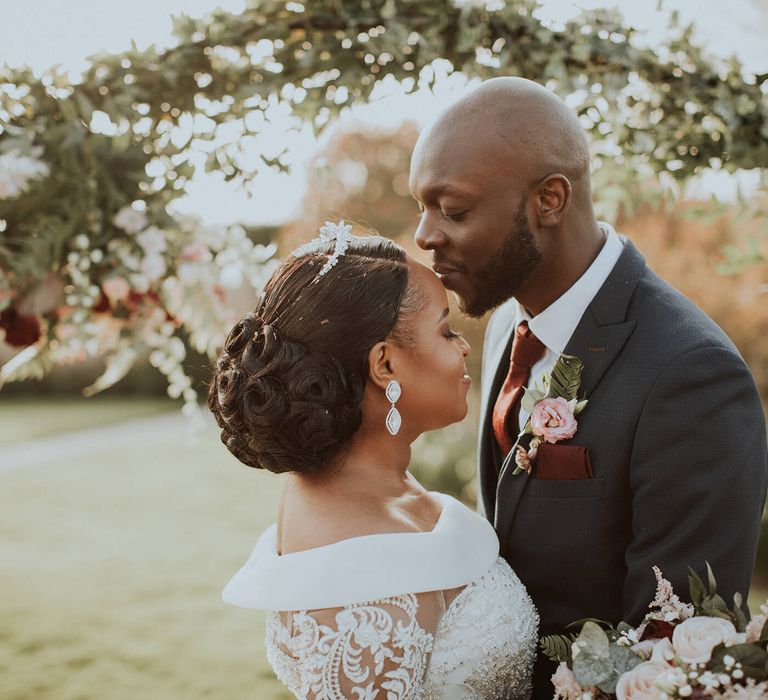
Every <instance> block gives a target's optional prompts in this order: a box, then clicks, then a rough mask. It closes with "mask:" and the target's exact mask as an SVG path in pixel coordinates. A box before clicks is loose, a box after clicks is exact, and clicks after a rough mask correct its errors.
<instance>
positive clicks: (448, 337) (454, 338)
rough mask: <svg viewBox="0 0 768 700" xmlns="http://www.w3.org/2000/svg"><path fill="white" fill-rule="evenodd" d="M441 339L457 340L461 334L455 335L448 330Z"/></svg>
mask: <svg viewBox="0 0 768 700" xmlns="http://www.w3.org/2000/svg"><path fill="white" fill-rule="evenodd" d="M443 337H445V338H447V339H448V340H458V339H459V338H461V333H456V332H455V331H452V330H451V329H450V328H449V329H448V330H447V331H446V332H445V333H443Z"/></svg>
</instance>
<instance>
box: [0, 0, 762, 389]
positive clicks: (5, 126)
mask: <svg viewBox="0 0 768 700" xmlns="http://www.w3.org/2000/svg"><path fill="white" fill-rule="evenodd" d="M536 6H537V4H536V3H535V2H534V1H533V0H514V1H512V2H505V3H497V4H495V5H493V9H489V7H490V6H488V7H486V6H483V5H482V4H480V3H464V4H462V5H461V6H457V5H455V4H454V3H453V2H452V1H451V0H426V1H422V0H419V1H418V2H416V0H356V1H353V2H345V3H340V2H338V1H337V0H317V1H314V0H313V2H311V3H309V2H307V3H303V4H301V3H286V2H285V1H284V0H259V1H258V2H256V1H255V0H252V1H251V2H249V3H248V5H247V7H246V9H245V10H244V11H243V12H241V13H239V14H232V13H228V12H225V11H223V10H216V11H214V12H213V13H212V14H210V15H209V16H207V17H205V18H203V19H193V18H190V17H186V16H182V17H179V18H177V19H176V20H175V24H174V34H175V38H176V45H175V46H173V47H171V48H168V49H166V50H162V51H161V50H158V49H156V48H155V47H150V48H149V49H147V50H144V51H140V50H139V49H138V48H137V47H136V46H135V45H134V46H132V47H131V48H130V49H129V50H128V51H125V52H123V53H120V54H114V55H113V54H106V53H101V54H97V55H95V56H93V57H91V66H90V68H89V69H88V70H87V71H86V73H85V75H84V77H83V79H82V81H80V82H77V83H73V82H72V81H71V80H70V79H69V78H68V76H67V75H66V74H65V73H63V72H62V71H61V70H60V69H58V68H52V69H51V70H50V71H48V72H47V73H46V74H45V75H43V76H41V77H39V76H35V75H34V74H33V73H32V71H31V70H29V69H28V68H24V67H19V68H12V67H3V68H0V157H2V156H3V155H10V154H13V155H14V157H17V156H18V157H30V158H37V159H39V160H40V162H41V163H44V164H45V165H46V166H47V168H48V169H49V172H50V174H49V175H47V176H46V177H40V178H38V179H30V180H29V182H27V183H25V188H26V189H25V191H24V192H23V193H22V194H20V195H19V196H12V197H7V196H6V197H5V198H0V278H2V277H6V278H7V280H6V282H8V284H9V285H10V288H11V290H12V294H13V297H14V298H13V299H11V300H10V302H9V301H8V300H7V299H5V300H3V299H2V298H0V304H7V303H15V302H16V301H17V300H19V299H21V298H23V297H24V295H25V294H26V293H27V292H28V290H29V288H30V287H31V286H32V285H33V284H35V282H36V281H37V280H39V279H40V278H41V277H42V276H43V275H44V274H45V273H46V272H49V271H52V272H54V273H56V274H60V275H61V276H62V278H63V281H64V282H65V283H66V284H67V286H68V287H71V288H72V289H73V290H74V291H73V293H76V294H80V293H81V292H82V293H83V294H85V293H86V292H88V293H90V294H92V297H91V299H90V302H89V303H91V304H92V303H93V302H94V299H95V297H98V285H99V284H100V282H101V281H103V280H104V279H105V278H108V277H109V276H111V275H115V274H124V273H125V270H122V269H120V267H119V265H117V264H116V263H115V260H116V256H115V255H112V256H110V255H109V254H108V253H109V246H110V244H112V243H114V242H115V241H123V242H125V241H124V239H125V238H126V236H125V232H124V231H121V230H119V227H117V225H116V224H115V222H114V217H115V214H116V213H117V212H119V211H121V210H123V209H125V208H126V207H130V206H134V208H138V209H139V210H140V211H142V212H144V213H145V215H146V219H147V225H148V226H154V227H158V228H160V229H162V230H163V231H164V232H165V233H166V234H167V235H168V238H169V242H170V243H171V244H172V247H173V250H172V251H170V252H169V256H170V255H172V254H173V255H177V254H178V253H179V251H181V250H182V249H183V247H184V244H185V242H188V241H189V237H190V231H189V227H185V226H184V224H183V222H180V221H177V220H175V219H174V218H173V217H172V216H171V215H170V214H169V213H168V212H169V210H168V205H169V204H171V203H172V202H173V200H174V199H176V198H177V197H179V196H180V195H182V194H184V193H185V191H186V185H187V183H188V181H189V179H190V178H191V177H192V176H193V174H194V173H195V171H196V170H197V169H198V168H203V169H205V170H214V171H217V172H220V173H221V174H222V175H223V177H224V178H225V179H226V180H228V181H230V182H232V183H233V184H235V185H239V186H242V187H243V188H244V189H245V191H246V192H249V193H253V191H254V177H255V176H256V175H258V174H259V173H260V172H262V171H263V170H264V168H274V169H277V170H283V169H285V168H286V167H287V166H286V162H285V158H284V154H283V153H281V152H280V149H279V148H277V149H274V148H273V149H271V150H264V146H263V142H261V141H259V139H260V138H261V137H263V135H264V134H265V133H266V130H267V128H268V126H269V123H270V120H271V119H273V118H274V117H275V115H276V114H279V113H284V112H287V113H288V114H289V115H291V116H292V117H293V118H294V125H295V126H296V127H299V126H301V125H302V124H305V123H306V124H310V125H311V126H312V128H313V129H314V130H315V131H316V132H319V131H321V130H322V129H323V128H325V127H326V126H327V125H328V124H329V123H331V121H332V120H333V118H334V117H335V116H337V115H338V114H339V113H340V112H341V111H342V110H344V109H346V108H348V107H349V106H351V105H353V104H359V103H363V102H367V101H370V100H372V99H374V90H375V89H376V87H377V85H379V84H381V83H385V82H386V83H396V84H399V85H400V86H401V87H402V89H403V90H404V91H405V92H412V91H414V90H416V89H417V88H419V87H430V86H431V85H433V84H434V82H435V80H436V77H435V76H436V70H435V66H434V63H435V61H437V60H442V65H443V66H444V67H446V69H447V70H449V71H450V70H452V71H459V72H461V73H463V74H464V75H466V76H468V77H480V78H488V77H492V76H497V75H520V76H524V77H528V78H532V79H534V80H537V81H539V82H541V83H544V84H545V85H547V86H548V87H550V88H551V89H553V90H554V91H555V92H557V93H558V94H559V95H561V96H562V97H569V98H570V99H569V102H570V103H571V104H573V105H574V107H575V109H576V111H577V113H578V114H579V116H580V118H581V120H582V122H583V123H584V125H585V127H586V128H587V129H588V130H589V132H590V133H591V135H592V137H593V141H594V144H593V145H594V150H595V153H596V158H595V160H594V165H595V169H596V171H595V177H596V185H599V186H596V188H595V190H596V191H597V192H600V191H601V190H602V191H603V192H604V193H605V197H606V201H609V200H610V207H611V208H612V209H613V211H614V213H615V212H618V211H619V210H621V209H622V208H624V207H626V206H630V201H631V200H632V198H633V197H635V196H636V195H637V192H638V191H639V190H638V188H639V187H641V186H642V187H646V184H647V181H648V179H649V176H653V175H659V176H663V178H664V179H665V182H666V183H667V185H669V183H675V182H681V181H683V180H685V179H686V178H688V177H690V176H691V175H694V174H696V173H699V172H701V170H702V169H704V168H715V169H726V170H729V171H733V170H735V169H738V168H764V167H765V166H766V163H768V139H767V138H766V136H768V116H767V115H768V97H766V94H765V93H764V87H765V81H766V79H768V76H765V75H763V76H749V75H744V72H743V70H742V67H741V66H740V65H739V64H738V63H737V62H735V61H731V62H729V63H724V62H721V61H717V60H715V59H712V58H710V57H708V56H706V55H705V53H704V51H703V50H702V48H701V47H699V46H697V45H696V44H694V43H693V42H692V41H691V28H690V27H682V26H678V25H673V26H672V27H671V28H670V33H669V38H668V40H667V41H666V43H665V44H664V45H663V46H660V47H659V49H658V50H653V49H650V48H647V47H640V46H638V45H637V44H636V42H635V40H634V30H633V29H632V28H630V27H627V26H626V25H625V24H624V22H623V21H622V19H621V17H620V15H618V14H617V13H616V12H614V11H608V10H595V11H589V12H584V13H582V14H581V15H580V16H579V17H577V18H575V19H574V20H572V21H570V22H568V23H567V24H566V25H565V26H564V27H562V28H551V27H548V26H545V25H543V24H542V23H541V21H540V20H538V19H537V18H536V16H535V9H536ZM259 149H261V150H259ZM254 151H257V152H258V153H259V154H260V156H261V157H260V158H259V159H254V158H252V157H250V156H252V155H253V153H254ZM616 153H620V154H621V155H620V156H618V157H617V156H615V154H616ZM617 172H621V173H624V176H625V177H629V180H630V181H629V182H627V183H624V182H623V181H622V183H621V186H617V184H618V183H617V181H616V174H617ZM601 177H602V178H603V179H602V180H600V178H601ZM625 185H626V187H625ZM667 185H665V187H666V190H668V191H672V189H673V188H672V187H669V186H667ZM611 188H613V189H611ZM633 188H634V189H633ZM622 193H624V194H623V195H622ZM661 196H662V197H664V196H666V191H665V192H662V195H661ZM622 197H623V198H622ZM83 236H84V237H85V239H86V243H85V247H86V248H87V249H88V251H91V252H92V251H99V254H100V255H101V254H102V253H105V254H104V255H103V257H101V258H100V259H99V261H94V262H93V269H92V271H91V272H90V273H89V275H88V276H86V275H81V274H80V273H75V272H73V271H72V270H71V267H72V265H74V264H75V263H72V262H68V257H69V256H70V255H72V254H73V253H77V251H78V250H79V249H81V248H82V246H79V245H78V244H77V243H76V241H77V240H78V239H82V237H83ZM747 245H748V246H749V244H747ZM123 247H124V248H125V250H123V251H122V254H123V256H122V258H123V259H129V258H130V256H131V254H138V253H140V252H141V251H140V250H138V247H137V245H136V243H135V241H130V240H128V241H127V244H126V246H123ZM169 247H171V246H169ZM77 255H79V253H77ZM761 256H762V253H760V252H759V249H758V248H754V247H752V248H750V247H747V249H746V252H744V251H743V250H741V249H738V250H734V251H731V254H730V256H729V260H730V261H731V263H729V264H731V268H732V269H740V266H741V265H743V264H745V263H748V262H751V261H756V260H763V259H764V258H763V257H761ZM78 259H79V258H78ZM78 264H79V263H78ZM257 264H258V263H257ZM86 277H89V278H88V279H86ZM78 279H80V281H78ZM0 282H3V280H2V279H0ZM81 282H82V284H81ZM3 284H5V282H3ZM94 285H95V287H96V291H93V289H94ZM160 286H161V285H159V284H158V285H157V287H158V288H157V289H150V290H146V289H145V290H141V293H146V292H147V291H150V292H156V293H157V295H158V301H157V304H159V305H160V306H162V307H163V308H164V309H165V310H166V311H167V306H168V305H169V304H171V301H170V300H169V298H168V296H169V295H168V294H167V291H168V290H165V289H164V288H162V289H161V288H160ZM81 287H82V289H81ZM88 290H91V291H88ZM93 295H95V297H94V296H93ZM1 296H2V295H0V297H1ZM80 303H81V302H77V304H80ZM153 303H154V302H153ZM82 306H83V308H78V309H77V310H76V311H75V312H74V317H75V319H79V320H75V321H74V322H75V323H76V324H78V325H79V327H80V328H85V327H86V326H87V325H89V324H90V322H91V321H92V320H93V318H92V314H91V312H90V310H89V309H90V307H88V306H87V305H85V302H83V303H82ZM148 306H151V305H149V304H148ZM81 312H82V313H81ZM180 312H181V313H185V310H181V311H180ZM209 315H210V314H209ZM45 321H46V322H47V323H48V324H49V326H50V328H49V330H50V331H55V330H56V329H55V326H56V325H57V324H58V322H59V319H58V317H57V316H56V315H55V314H53V313H49V314H48V315H47V316H46V318H45ZM91 325H92V324H91ZM186 326H187V331H189V337H191V338H193V339H194V340H195V347H199V348H203V347H205V349H206V351H207V352H209V353H210V352H211V351H212V349H214V346H215V344H216V342H218V341H217V339H218V338H219V337H220V333H219V334H217V332H215V331H214V330H212V329H211V328H207V329H206V330H205V331H204V332H199V329H197V328H196V327H195V325H194V323H191V324H190V323H186ZM86 335H87V334H86ZM127 335H128V337H130V338H135V334H134V335H132V334H131V333H130V332H129V333H128V334H127ZM49 336H50V338H51V339H53V338H54V337H55V333H49ZM124 338H125V334H123V335H121V339H124ZM90 340H91V339H90V338H88V337H83V338H82V342H83V344H84V346H87V344H88V343H89V342H90ZM130 342H131V343H133V342H134V341H133V340H131V341H130ZM158 342H159V341H158ZM132 347H134V349H136V347H135V344H134V345H132ZM182 354H183V353H181V352H178V353H176V355H177V356H179V357H180V356H181V355H182ZM42 357H43V355H40V358H38V359H37V360H35V362H34V363H33V365H34V372H36V373H37V372H38V370H40V369H43V370H44V363H43V361H42V359H41V358H42ZM127 357H128V354H127V353H123V354H122V355H116V358H119V359H120V362H117V363H116V364H115V365H113V366H112V367H111V368H110V372H111V376H112V377H117V376H119V375H120V374H121V372H122V371H123V370H124V369H125V367H126V364H127V362H126V358H127ZM158 363H159V366H164V367H169V365H168V363H163V362H160V361H159V360H158ZM19 369H20V368H19ZM26 371H28V372H33V367H32V366H30V368H28V369H27V370H26ZM170 372H171V369H168V373H169V374H170ZM562 381H564V382H565V383H568V381H570V380H569V379H567V378H562ZM177 385H178V386H183V385H182V384H178V383H177ZM569 386H570V384H569ZM565 395H566V396H567V395H568V394H565Z"/></svg>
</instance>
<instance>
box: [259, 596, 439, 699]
mask: <svg viewBox="0 0 768 700" xmlns="http://www.w3.org/2000/svg"><path fill="white" fill-rule="evenodd" d="M418 607H419V604H418V601H417V599H416V596H415V595H412V594H407V595H401V596H394V597H391V598H386V599H383V600H378V601H372V602H367V603H361V604H354V605H348V606H346V607H344V608H342V609H341V610H340V611H338V612H336V613H335V615H334V623H335V625H334V626H330V625H327V624H322V623H321V622H318V620H317V617H321V618H322V617H325V614H324V613H322V612H321V613H320V614H318V613H316V612H307V611H301V612H296V613H293V615H292V617H291V628H287V627H285V626H284V625H283V623H282V621H281V619H280V615H279V613H270V614H269V616H268V619H267V655H268V659H269V662H270V663H271V665H272V667H273V668H274V670H275V673H276V674H277V676H278V678H279V679H280V680H281V681H282V682H283V683H285V684H286V685H287V686H288V688H289V689H290V690H291V692H293V693H294V695H296V697H298V698H307V697H311V698H313V700H343V699H344V698H349V697H352V698H355V700H373V698H378V697H386V700H409V699H412V698H418V697H420V690H421V685H422V681H423V678H424V673H425V671H426V668H427V660H428V658H429V654H430V653H431V651H432V644H433V637H432V635H431V634H430V633H429V632H427V631H426V630H424V629H422V627H421V626H420V625H419V623H418V621H417V617H416V614H417V611H418ZM380 691H384V692H386V695H385V696H384V695H380Z"/></svg>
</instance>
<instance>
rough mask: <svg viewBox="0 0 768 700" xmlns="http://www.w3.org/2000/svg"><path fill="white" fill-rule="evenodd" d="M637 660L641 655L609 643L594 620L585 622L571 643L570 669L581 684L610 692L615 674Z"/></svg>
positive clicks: (629, 668)
mask: <svg viewBox="0 0 768 700" xmlns="http://www.w3.org/2000/svg"><path fill="white" fill-rule="evenodd" d="M640 663H642V659H641V658H640V657H639V656H638V655H637V654H635V653H634V652H633V651H631V650H630V649H629V648H628V647H625V646H620V645H617V644H611V641H610V639H609V638H608V634H607V633H606V632H605V630H603V628H602V627H600V625H598V624H597V623H596V622H592V621H587V622H585V623H584V626H583V627H582V629H581V633H580V634H579V636H578V637H577V638H576V641H575V642H574V644H573V673H574V675H575V676H576V680H577V681H578V682H579V684H580V685H581V686H582V687H583V688H592V687H595V686H596V687H598V688H599V689H600V690H602V691H603V692H605V693H613V692H615V690H616V683H617V682H618V680H619V676H621V674H622V673H626V672H627V671H630V670H632V669H633V668H634V667H635V666H637V665H638V664H640Z"/></svg>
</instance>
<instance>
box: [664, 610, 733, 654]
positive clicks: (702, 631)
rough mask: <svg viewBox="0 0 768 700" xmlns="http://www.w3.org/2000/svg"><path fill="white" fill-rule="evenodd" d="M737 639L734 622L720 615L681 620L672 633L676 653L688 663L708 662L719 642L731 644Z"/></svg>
mask: <svg viewBox="0 0 768 700" xmlns="http://www.w3.org/2000/svg"><path fill="white" fill-rule="evenodd" d="M736 641H737V633H736V628H735V627H734V626H733V623H732V622H730V621H729V620H725V619H723V618H720V617H706V616H701V617H692V618H690V619H688V620H685V621H684V622H681V623H680V624H679V625H678V626H677V627H675V631H674V632H673V633H672V646H673V647H674V648H675V653H676V654H677V655H678V656H679V657H680V658H681V659H682V660H683V661H684V662H685V663H687V664H702V663H706V662H707V661H709V659H710V658H711V656H712V650H713V649H714V648H715V647H716V646H717V645H718V644H721V643H722V644H725V645H726V646H730V645H731V644H734V643H735V642H736Z"/></svg>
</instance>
